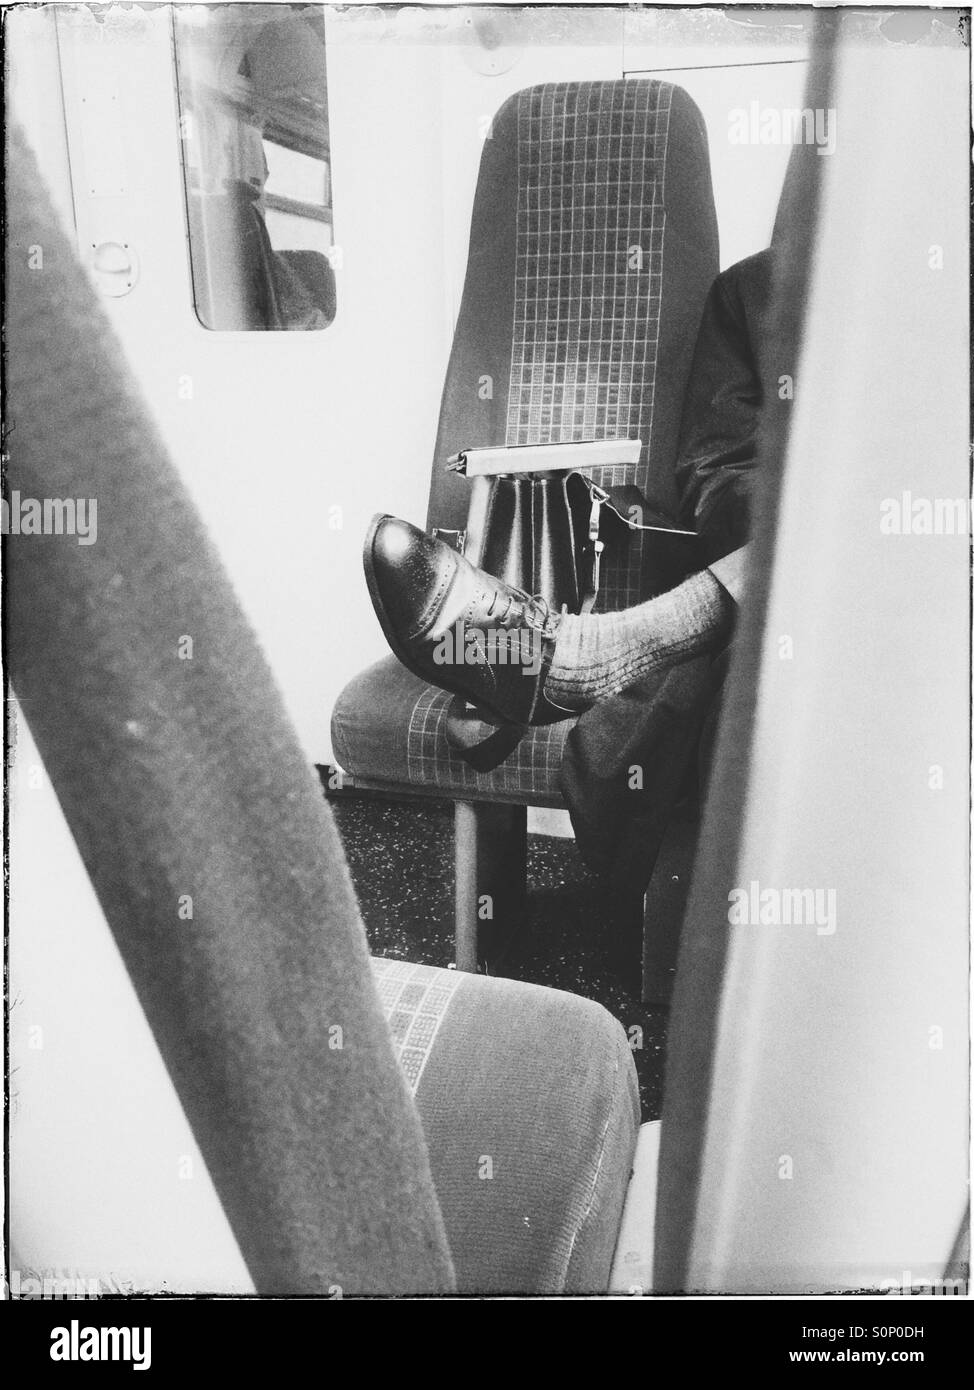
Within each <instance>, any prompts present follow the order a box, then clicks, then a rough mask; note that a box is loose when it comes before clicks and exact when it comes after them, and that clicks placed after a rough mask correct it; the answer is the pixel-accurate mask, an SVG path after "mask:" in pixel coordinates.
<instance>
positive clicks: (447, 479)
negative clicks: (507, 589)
mask: <svg viewBox="0 0 974 1390" xmlns="http://www.w3.org/2000/svg"><path fill="white" fill-rule="evenodd" d="M717 270H718V256H717V226H716V217H715V213H714V203H713V194H712V190H711V181H710V163H709V154H708V149H707V136H706V131H705V128H704V123H703V119H702V117H701V115H700V112H699V111H698V110H697V108H696V106H695V105H694V103H693V102H692V101H691V100H690V98H689V97H688V96H687V94H686V93H685V92H684V91H682V89H681V88H679V87H675V86H673V85H672V84H671V83H668V82H656V81H646V80H639V81H624V80H619V81H607V82H571V83H548V84H545V85H543V86H537V87H529V88H527V89H525V90H524V91H522V92H519V93H517V94H516V95H515V96H513V97H511V98H510V99H509V100H508V101H507V102H505V103H504V105H503V106H502V107H501V109H500V111H499V112H498V113H497V115H496V117H495V118H494V121H493V125H492V128H491V131H490V133H489V135H488V138H487V140H486V141H485V146H484V153H483V157H482V160H481V166H480V176H479V180H478V184H477V192H476V197H475V200H474V209H473V217H472V225H471V236H470V251H469V256H468V261H467V276H466V281H465V285H464V291H463V298H462V302H461V308H460V314H459V319H458V323H457V330H456V336H455V340H454V345H453V352H452V354H451V358H450V364H449V369H448V372H447V378H446V383H445V387H444V392H443V402H442V407H441V412H440V422H439V431H438V438H437V444H436V455H435V459H434V467H433V483H432V489H431V494H430V508H429V516H428V524H429V526H431V527H432V526H440V527H448V528H451V529H461V528H462V527H463V525H464V521H465V518H466V510H467V503H468V493H467V484H466V482H465V481H464V480H463V479H460V478H457V477H456V476H455V475H453V474H449V473H446V472H445V471H444V464H445V463H446V460H447V459H448V458H449V456H450V455H451V454H452V453H454V452H456V450H457V449H459V448H463V447H465V446H472V445H485V444H494V445H496V444H508V445H517V444H533V443H550V442H555V441H570V440H582V439H612V438H627V439H630V438H639V439H641V440H642V441H643V450H642V454H641V457H640V461H639V464H638V467H637V470H636V474H635V476H633V474H632V471H631V469H626V468H603V469H598V470H595V471H594V472H593V476H594V477H595V479H596V481H598V482H602V483H610V484H616V483H625V482H635V483H636V484H637V485H638V487H639V488H640V490H641V491H642V492H643V493H644V494H645V496H646V498H647V500H648V501H649V502H650V503H651V504H652V505H653V506H655V507H657V508H659V509H660V510H661V511H662V512H664V513H665V514H667V515H672V514H673V513H674V511H675V503H676V497H675V490H674V483H673V464H674V455H675V450H676V436H677V429H678V426H679V416H680V410H681V406H682V401H683V391H684V386H685V383H686V377H687V373H688V370H689V365H690V357H691V353H692V350H693V342H694V337H695V334H696V330H697V327H698V324H699V321H700V314H701V310H702V306H703V301H704V297H705V295H706V293H707V291H708V289H709V288H710V285H711V282H712V281H713V279H714V276H715V275H716V274H717ZM641 557H642V537H638V536H637V537H635V538H634V539H633V541H632V543H631V544H630V545H629V547H628V548H627V552H626V555H625V558H624V560H623V561H622V562H621V563H619V564H617V565H616V567H615V568H614V570H612V571H610V573H609V574H608V575H607V576H606V583H605V586H604V591H603V597H602V600H601V606H602V607H604V608H617V607H623V606H625V605H626V604H628V603H632V602H635V601H636V600H638V598H640V597H641V596H642V590H643V587H644V586H643V584H642V580H641V575H642V564H641Z"/></svg>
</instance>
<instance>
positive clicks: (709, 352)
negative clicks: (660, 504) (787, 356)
mask: <svg viewBox="0 0 974 1390" xmlns="http://www.w3.org/2000/svg"><path fill="white" fill-rule="evenodd" d="M736 269H737V268H736V267H733V268H732V269H731V270H729V271H725V272H724V273H723V274H722V275H719V276H718V277H717V279H716V280H715V281H714V283H713V286H712V287H711V290H710V293H709V295H708V297H707V301H706V304H705V306H704V312H703V319H702V321H701V325H700V331H699V334H698V336H697V344H696V348H695V350H694V356H693V365H692V368H691V372H690V380H689V383H688V385H687V395H686V399H685V402H684V409H683V419H682V425H681V430H680V447H679V452H678V455H677V462H676V479H677V488H678V490H679V494H680V519H681V522H682V523H683V524H684V525H686V526H690V527H692V528H693V529H695V530H696V531H697V532H698V533H699V534H700V535H701V536H702V538H703V540H704V545H705V553H706V554H707V557H708V559H715V558H717V557H719V556H721V555H726V554H727V553H728V552H729V551H731V550H735V549H736V548H737V547H738V546H741V545H743V544H744V543H745V542H746V540H747V538H748V530H749V521H750V497H751V486H752V480H753V473H754V467H755V463H756V458H757V429H758V417H759V414H760V409H761V385H760V379H759V376H758V372H757V366H756V360H755V352H754V347H753V345H752V342H751V337H750V333H749V330H748V322H747V317H746V314H745V309H744V305H743V303H742V301H741V296H740V294H739V292H738V285H737V278H736V273H735V272H736Z"/></svg>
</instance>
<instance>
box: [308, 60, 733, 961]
mask: <svg viewBox="0 0 974 1390" xmlns="http://www.w3.org/2000/svg"><path fill="white" fill-rule="evenodd" d="M717 269H718V256H717V226H716V217H715V212H714V200H713V192H712V188H711V178H710V162H709V152H708V146H707V135H706V129H705V126H704V122H703V118H702V116H701V114H700V112H699V110H698V109H697V107H696V105H695V104H694V103H693V101H692V100H691V99H690V98H689V96H688V95H687V94H686V92H684V91H683V90H682V89H681V88H680V87H677V86H674V85H673V84H671V83H668V82H659V81H654V80H642V79H640V80H631V81H625V80H618V81H599V82H569V83H551V84H545V85H541V86H536V87H529V88H526V89H524V90H523V91H521V92H519V93H517V94H515V95H514V96H513V97H511V98H509V99H508V100H507V101H506V102H505V103H504V104H503V106H502V107H501V108H500V110H499V112H498V113H497V115H496V116H495V117H494V120H493V123H492V127H491V131H490V136H489V138H488V139H487V140H486V141H485V143H484V152H483V156H482V158H481V164H480V172H479V179H478V184H477V190H476V194H475V198H474V205H473V213H472V223H471V234H470V249H469V255H468V261H467V273H466V280H465V284H464V289H463V296H462V302H461V306H460V312H459V317H458V320H457V327H456V333H455V337H454V342H453V349H452V353H451V356H450V361H449V365H448V369H447V375H446V381H445V385H444V390H443V397H442V404H441V409H440V419H439V429H438V435H437V441H436V448H435V454H434V459H433V468H432V482H431V487H430V494H429V508H428V514H427V526H428V528H429V529H430V530H432V529H438V530H441V531H446V532H463V530H464V528H465V525H466V519H467V507H468V491H467V488H468V484H467V482H466V480H465V479H463V478H461V477H458V476H457V475H456V474H455V473H452V472H448V471H446V469H445V467H444V465H445V464H446V461H447V459H448V458H449V457H450V456H451V455H452V454H454V453H456V452H457V451H458V450H460V449H463V448H465V447H469V446H472V445H515V444H527V443H545V442H553V441H571V440H578V439H586V438H610V439H612V438H638V439H640V440H642V442H643V449H642V453H641V456H640V461H639V463H638V465H637V466H636V470H635V476H634V477H633V476H632V473H631V470H630V469H628V468H626V467H624V466H615V467H607V468H603V469H594V470H593V473H592V476H593V477H594V478H595V480H596V481H597V482H600V483H602V484H603V485H613V484H624V483H625V484H635V485H636V486H637V487H638V489H639V491H640V492H641V493H642V495H643V498H644V500H645V502H646V505H647V507H648V508H649V509H651V510H652V511H655V512H659V513H661V514H662V515H664V516H671V517H672V516H673V515H674V514H675V510H676V486H675V480H674V475H673V468H674V459H675V453H676V448H677V433H678V429H679V423H680V413H681V410H682V404H683V395H684V390H685V385H686V380H687V376H688V373H689V368H690V360H691V355H692V352H693V346H694V340H695V336H696V332H697V328H698V325H699V322H700V316H701V312H702V307H703V302H704V298H705V296H706V294H707V291H708V290H709V288H710V285H711V283H712V281H713V279H714V277H715V275H716V273H717ZM643 539H644V538H643V536H642V535H638V534H637V535H634V536H633V537H632V539H631V542H630V544H629V546H628V547H627V551H626V554H625V557H624V559H622V560H621V561H620V562H619V563H618V564H617V565H616V566H615V568H614V569H613V568H611V567H610V568H609V570H608V572H607V573H606V575H605V577H604V582H603V585H602V593H601V596H600V600H599V602H600V604H601V605H602V606H603V607H604V608H607V609H610V608H624V607H626V606H628V605H630V604H632V603H635V602H638V601H639V600H640V599H643V598H646V597H648V596H649V594H650V593H651V592H652V589H651V585H650V581H649V580H648V577H647V570H648V568H649V567H648V564H647V559H648V556H647V555H646V554H644V548H643ZM470 558H472V559H474V560H476V556H475V555H471V556H470ZM451 703H452V697H451V696H449V695H447V694H445V693H444V692H442V691H440V690H439V689H437V688H436V687H434V686H429V685H425V684H424V683H423V682H420V681H417V680H416V679H415V678H414V677H413V676H412V675H410V673H409V672H407V671H406V670H405V669H404V668H403V667H402V666H400V664H399V663H398V661H396V660H395V659H394V658H392V659H389V658H386V659H384V660H382V661H380V662H378V663H377V664H376V665H374V666H372V667H371V668H369V669H368V670H367V671H365V672H364V673H362V674H361V675H359V676H358V677H356V678H355V679H354V680H353V681H352V682H351V683H350V684H349V685H348V686H347V687H346V688H345V690H344V691H343V692H342V694H341V695H340V696H339V698H338V701H337V703H336V705H335V708H334V711H333V716H332V739H333V747H334V750H335V756H336V759H337V760H338V763H339V765H340V767H341V769H342V771H343V773H344V774H347V776H348V778H349V780H350V781H351V782H353V783H354V784H355V785H361V786H365V787H371V788H374V789H379V790H383V789H384V790H390V791H403V790H407V791H413V792H416V791H419V792H434V793H435V794H438V795H441V796H446V797H448V798H450V799H452V800H453V801H454V802H455V805H456V820H457V836H456V844H457V851H456V872H457V883H458V885H461V886H458V892H457V904H458V906H457V957H456V959H457V963H458V964H459V965H461V966H462V967H463V968H468V969H469V968H475V966H476V958H477V950H476V931H477V921H476V904H477V902H478V900H479V898H480V896H481V895H482V893H483V892H491V896H495V895H494V894H493V892H492V891H491V885H490V884H488V883H486V882H484V881H483V879H482V878H481V879H480V881H479V882H478V866H480V867H481V868H482V866H483V865H484V864H485V863H488V862H494V863H498V862H501V861H503V862H504V864H505V865H506V868H505V871H504V872H505V876H506V877H508V878H509V877H510V876H511V874H512V873H514V872H515V865H518V864H519V861H520V860H521V859H523V843H524V835H525V827H526V808H527V806H529V805H541V806H564V804H565V802H564V799H563V796H562V793H561V789H560V787H559V782H558V774H559V766H560V763H561V752H562V749H563V747H564V743H565V740H566V738H567V737H568V734H569V731H570V729H571V727H572V722H571V721H565V722H564V723H560V724H555V725H551V726H547V727H543V728H536V729H531V730H529V731H528V733H527V734H526V735H525V736H524V737H523V738H522V739H521V740H520V741H519V742H517V744H516V747H511V745H509V747H511V751H510V752H509V755H508V756H507V757H506V759H505V760H504V761H502V762H500V764H499V765H498V766H495V767H494V768H493V770H490V771H483V772H482V771H475V770H474V768H473V767H471V766H470V764H469V763H468V762H467V761H466V760H465V758H464V757H463V756H461V754H460V753H459V752H458V751H457V749H456V746H455V743H456V740H455V739H453V740H451V738H450V737H449V736H448V721H449V712H450V707H451ZM512 743H513V740H512ZM499 807H501V808H504V807H506V810H505V814H504V815H503V816H501V815H500V814H499V810H498V808H499ZM518 873H520V870H518ZM521 877H522V878H523V875H521ZM464 884H466V885H469V888H470V891H464V890H463V889H462V885H464ZM522 893H523V884H522ZM516 896H517V895H512V898H516Z"/></svg>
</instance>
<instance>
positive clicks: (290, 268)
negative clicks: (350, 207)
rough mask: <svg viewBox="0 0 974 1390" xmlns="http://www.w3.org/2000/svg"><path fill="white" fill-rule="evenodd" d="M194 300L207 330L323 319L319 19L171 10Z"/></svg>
mask: <svg viewBox="0 0 974 1390" xmlns="http://www.w3.org/2000/svg"><path fill="white" fill-rule="evenodd" d="M173 15H174V38H175V52H176V75H177V90H178V95H179V124H180V137H181V143H182V152H183V178H184V186H185V193H186V213H187V224H188V235H189V250H190V265H191V270H192V280H193V299H194V303H195V308H196V314H197V317H198V318H199V320H200V322H201V323H202V324H203V326H204V327H205V328H210V329H217V330H222V331H228V330H235V331H240V330H245V331H246V330H262V329H263V330H275V329H278V330H279V329H319V328H326V327H327V326H328V324H330V323H331V321H332V319H333V318H334V317H335V307H336V305H335V273H334V268H333V264H332V258H333V254H334V253H333V230H332V207H331V158H330V149H329V139H328V93H327V77H326V70H325V25H324V10H323V8H322V7H321V6H317V5H314V6H308V5H263V4H256V5H255V4H231V5H187V6H182V5H177V6H174V9H173Z"/></svg>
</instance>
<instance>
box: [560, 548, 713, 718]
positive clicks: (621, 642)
mask: <svg viewBox="0 0 974 1390" xmlns="http://www.w3.org/2000/svg"><path fill="white" fill-rule="evenodd" d="M734 607H735V605H734V601H733V600H732V599H731V597H730V595H729V594H728V593H727V591H726V590H725V589H724V588H723V587H722V586H721V585H720V584H719V583H718V582H717V580H716V579H715V578H714V576H713V575H712V574H711V573H710V571H709V570H702V571H701V572H700V573H699V574H695V575H693V576H691V578H690V579H687V580H685V581H684V583H682V584H680V585H679V586H678V587H677V588H676V589H671V590H670V591H669V593H666V594H660V595H659V596H658V597H657V598H651V599H648V600H647V602H646V603H640V604H638V605H637V606H636V607H635V608H624V609H623V610H622V611H621V612H620V613H586V614H581V615H576V614H574V613H566V614H565V615H564V616H563V617H562V618H560V619H559V622H558V635H557V639H556V642H555V651H554V656H553V659H552V663H551V669H550V671H549V672H548V677H547V680H546V681H545V694H546V695H547V696H548V697H549V698H550V700H551V701H552V703H553V704H556V705H558V706H560V707H561V708H563V709H572V710H575V709H578V710H581V709H587V708H588V707H589V705H593V704H595V702H596V701H597V700H604V699H605V698H606V697H607V696H609V695H617V694H618V693H619V691H620V690H624V689H625V688H626V686H628V685H632V684H633V683H634V682H635V681H637V680H639V679H640V677H642V676H644V675H646V674H647V673H648V672H649V671H653V670H657V669H659V668H660V667H662V666H667V665H670V664H671V663H672V662H673V661H675V660H677V659H678V658H679V657H681V656H695V655H697V653H699V652H702V651H705V650H706V649H707V648H708V647H709V646H711V645H713V643H714V642H715V641H716V640H717V639H718V638H719V637H721V636H722V635H723V634H725V633H726V632H728V631H729V629H730V626H731V622H732V620H733V614H734Z"/></svg>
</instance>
